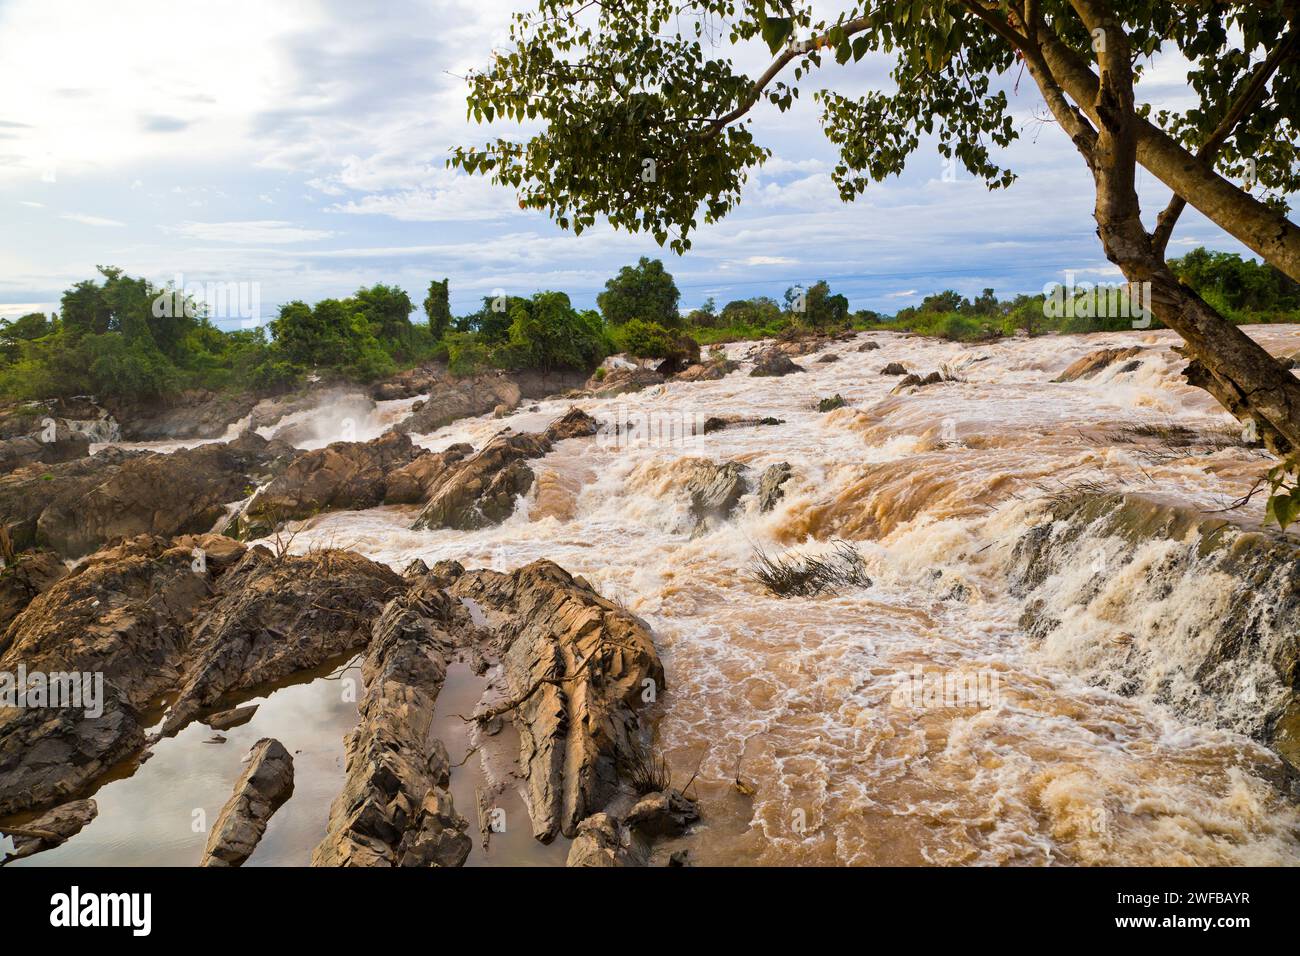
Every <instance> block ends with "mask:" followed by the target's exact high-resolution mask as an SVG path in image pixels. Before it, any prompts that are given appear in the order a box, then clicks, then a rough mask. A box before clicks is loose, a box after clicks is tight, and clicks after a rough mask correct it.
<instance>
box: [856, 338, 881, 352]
mask: <svg viewBox="0 0 1300 956" xmlns="http://www.w3.org/2000/svg"><path fill="white" fill-rule="evenodd" d="M878 348H880V343H879V342H876V341H873V340H872V339H867V341H865V342H863V343H862V344H861V345H859V346H858V351H859V352H874V351H875V350H876V349H878Z"/></svg>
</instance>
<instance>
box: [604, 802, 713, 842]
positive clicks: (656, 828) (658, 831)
mask: <svg viewBox="0 0 1300 956" xmlns="http://www.w3.org/2000/svg"><path fill="white" fill-rule="evenodd" d="M699 819H700V808H699V805H698V804H697V803H696V802H695V801H694V800H692V799H691V798H690V797H688V796H686V795H685V794H683V793H682V792H681V791H680V790H661V791H658V792H656V793H647V794H646V795H645V796H643V797H642V798H641V799H640V800H638V801H637V802H636V803H635V804H634V805H633V807H632V809H631V810H629V811H628V812H627V814H626V815H625V816H624V817H623V823H624V824H625V825H626V826H627V827H628V828H630V829H631V830H633V831H635V832H636V833H638V834H640V835H641V836H644V837H649V838H652V839H653V838H656V837H666V836H680V835H681V834H683V833H685V832H686V830H687V829H688V828H689V827H690V826H691V824H693V823H695V822H697V821H698V820H699Z"/></svg>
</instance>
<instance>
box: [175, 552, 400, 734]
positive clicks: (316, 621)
mask: <svg viewBox="0 0 1300 956" xmlns="http://www.w3.org/2000/svg"><path fill="white" fill-rule="evenodd" d="M405 588H406V583H405V582H404V581H403V580H402V578H401V577H400V576H399V575H398V574H397V573H396V572H394V571H393V570H391V569H390V568H389V567H388V566H387V565H383V564H379V563H377V562H374V561H371V560H370V559H369V558H366V557H363V556H362V555H359V554H356V553H355V552H352V551H337V550H332V549H329V550H321V551H312V552H310V553H308V554H301V555H290V554H286V555H282V556H279V557H277V556H275V555H273V554H271V552H270V551H268V550H267V549H266V548H263V547H255V548H252V549H250V550H249V551H248V552H247V553H246V554H245V555H244V557H243V558H242V559H241V560H240V562H239V563H238V564H236V565H235V566H234V567H233V568H231V569H230V570H229V571H227V572H226V573H225V574H223V575H222V576H221V579H220V581H219V583H218V585H217V589H216V595H215V599H214V602H213V603H212V605H211V607H210V608H208V609H207V610H206V611H205V612H204V614H203V615H202V617H201V618H200V619H198V620H196V622H195V625H194V627H193V629H192V633H191V636H190V639H189V644H188V647H187V652H186V657H185V665H184V676H183V679H182V681H181V682H180V690H179V692H178V694H177V697H176V701H175V702H174V703H173V704H172V707H171V709H170V711H169V712H168V714H167V718H166V720H165V721H164V722H163V727H162V731H163V733H164V734H174V733H176V732H177V731H179V730H180V729H181V728H182V727H184V726H185V725H186V724H187V723H189V722H190V721H191V720H193V719H194V718H195V717H197V716H199V714H200V713H201V712H202V711H204V710H206V709H208V708H212V707H215V706H218V705H219V704H221V703H222V702H223V698H225V697H226V696H227V695H229V694H232V693H234V692H242V691H248V690H250V689H251V688H255V687H257V686H259V685H263V684H268V683H271V682H274V681H278V680H282V679H284V678H286V677H289V676H290V675H292V674H294V673H296V672H298V671H303V670H309V669H311V668H314V667H319V666H322V665H325V664H328V663H330V662H332V661H335V660H338V659H339V658H341V657H343V656H344V655H345V654H347V653H348V652H352V651H356V650H357V649H359V648H362V647H364V646H365V645H366V643H367V642H368V641H369V639H370V626H371V622H372V621H373V620H374V619H375V618H376V617H377V616H378V615H379V612H380V610H381V609H382V608H383V606H384V604H386V603H387V601H388V600H389V599H390V598H392V597H393V596H394V595H395V594H399V593H401V592H402V591H404V590H405Z"/></svg>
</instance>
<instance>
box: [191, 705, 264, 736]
mask: <svg viewBox="0 0 1300 956" xmlns="http://www.w3.org/2000/svg"><path fill="white" fill-rule="evenodd" d="M258 706H259V705H257V704H249V705H248V706H247V707H235V708H232V709H231V710H219V711H217V712H216V713H215V714H209V715H208V717H207V718H206V719H205V720H204V723H205V724H207V725H208V726H209V727H211V728H212V729H213V730H231V729H233V728H235V727H242V726H244V724H246V723H248V722H249V721H250V720H252V719H253V715H254V714H256V713H257V708H258Z"/></svg>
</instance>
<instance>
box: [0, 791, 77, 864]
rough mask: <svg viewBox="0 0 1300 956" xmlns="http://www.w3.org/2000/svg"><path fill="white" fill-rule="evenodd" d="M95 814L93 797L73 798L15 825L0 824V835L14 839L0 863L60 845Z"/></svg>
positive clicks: (75, 833) (19, 858)
mask: <svg viewBox="0 0 1300 956" xmlns="http://www.w3.org/2000/svg"><path fill="white" fill-rule="evenodd" d="M98 814H99V808H98V807H97V806H96V805H95V801H94V800H73V801H72V802H71V803H65V804H63V805H62V806H59V807H55V808H54V809H53V810H49V811H47V812H46V813H42V814H41V815H40V816H39V817H36V818H35V819H33V820H28V821H27V822H26V823H24V824H22V825H21V826H19V827H12V828H9V827H0V835H4V834H5V833H9V834H10V835H11V836H12V838H13V841H14V851H13V853H11V854H10V855H9V856H8V857H5V858H3V859H0V866H2V865H4V864H5V863H9V862H12V861H13V860H21V859H23V858H24V857H29V856H32V855H33V854H36V853H40V852H41V851H42V850H52V849H54V848H55V847H56V846H61V845H62V844H64V843H66V842H68V840H70V839H72V837H74V836H76V835H77V834H78V833H80V832H81V831H82V828H84V827H85V826H86V824H88V823H90V821H92V820H94V819H95V817H96V816H98Z"/></svg>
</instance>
